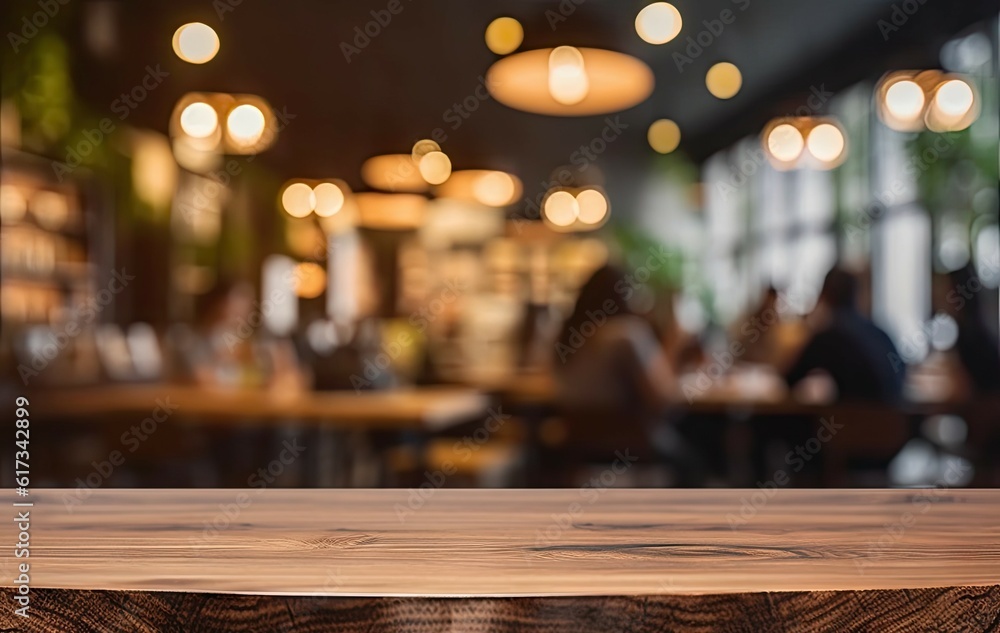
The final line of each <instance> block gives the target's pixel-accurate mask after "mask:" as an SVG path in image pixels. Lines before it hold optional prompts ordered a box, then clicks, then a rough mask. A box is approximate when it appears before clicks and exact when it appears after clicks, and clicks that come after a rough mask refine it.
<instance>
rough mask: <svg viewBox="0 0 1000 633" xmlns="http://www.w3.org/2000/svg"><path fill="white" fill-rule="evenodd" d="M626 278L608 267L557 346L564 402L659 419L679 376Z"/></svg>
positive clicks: (584, 293) (587, 288) (583, 293)
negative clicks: (638, 310)
mask: <svg viewBox="0 0 1000 633" xmlns="http://www.w3.org/2000/svg"><path fill="white" fill-rule="evenodd" d="M626 287H627V286H626V277H625V274H624V273H623V272H622V271H620V270H618V269H617V268H615V267H613V266H610V265H606V266H602V267H601V268H599V269H598V270H597V271H595V272H594V274H593V275H592V276H591V277H590V279H588V280H587V282H586V283H584V285H583V287H582V288H581V289H580V294H579V297H578V298H577V301H576V305H575V307H574V308H573V312H572V314H570V316H569V318H568V319H566V322H565V323H564V324H563V326H562V330H561V332H560V334H559V338H558V339H557V341H556V345H555V359H554V374H555V376H556V380H557V385H558V391H559V397H560V400H561V401H562V402H563V403H565V404H567V405H570V406H572V407H573V408H577V409H582V408H586V407H590V406H594V407H599V408H601V409H603V410H605V411H607V410H613V411H616V412H620V413H621V414H622V415H631V416H636V417H645V416H655V415H656V414H658V413H660V412H661V411H662V410H663V408H664V406H665V405H666V404H667V402H668V400H669V398H670V395H671V393H672V391H673V388H674V381H675V377H674V372H673V369H672V367H671V366H670V363H669V360H668V356H667V354H666V353H665V351H664V349H663V345H662V344H661V343H660V341H659V340H658V339H657V337H656V334H655V332H654V330H653V327H652V325H651V324H650V323H649V322H648V321H647V320H645V319H643V318H642V317H640V316H638V315H636V314H635V313H634V312H633V311H632V309H631V308H630V307H629V305H628V302H627V301H626V300H625V299H624V294H623V289H625V288H626Z"/></svg>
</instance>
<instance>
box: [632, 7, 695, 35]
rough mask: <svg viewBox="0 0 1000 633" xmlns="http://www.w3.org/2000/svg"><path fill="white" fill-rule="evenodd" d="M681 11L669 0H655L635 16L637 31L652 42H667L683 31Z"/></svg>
mask: <svg viewBox="0 0 1000 633" xmlns="http://www.w3.org/2000/svg"><path fill="white" fill-rule="evenodd" d="M682 23H683V20H681V12H680V11H678V10H677V7H675V6H674V5H672V4H669V3H667V2H654V3H653V4H651V5H649V6H647V7H645V8H643V9H642V10H641V11H639V14H638V15H637V16H635V32H636V33H638V34H639V37H641V38H642V39H643V40H644V41H646V42H649V43H650V44H666V43H667V42H669V41H670V40H672V39H674V38H675V37H677V34H678V33H680V32H681V26H682Z"/></svg>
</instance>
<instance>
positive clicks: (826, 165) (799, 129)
mask: <svg viewBox="0 0 1000 633" xmlns="http://www.w3.org/2000/svg"><path fill="white" fill-rule="evenodd" d="M761 145H762V146H763V149H764V152H765V154H766V155H767V157H768V160H769V161H770V163H771V164H772V165H773V166H774V167H775V169H780V170H788V169H798V168H803V167H808V168H812V169H833V168H834V167H837V166H838V165H840V164H841V163H843V162H844V160H845V159H846V158H847V137H846V135H845V134H844V130H843V128H842V127H841V126H840V123H838V122H837V121H836V120H835V119H833V118H831V117H781V118H777V119H774V120H772V121H771V122H770V123H768V124H767V125H766V126H765V127H764V131H763V132H762V133H761Z"/></svg>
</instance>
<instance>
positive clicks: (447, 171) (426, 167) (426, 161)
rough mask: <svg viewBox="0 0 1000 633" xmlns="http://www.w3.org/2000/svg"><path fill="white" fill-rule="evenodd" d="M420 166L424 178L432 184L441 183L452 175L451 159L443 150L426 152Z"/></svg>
mask: <svg viewBox="0 0 1000 633" xmlns="http://www.w3.org/2000/svg"><path fill="white" fill-rule="evenodd" d="M418 167H419V169H420V175H421V176H422V177H423V179H424V180H426V181H427V182H429V183H430V184H432V185H440V184H441V183H443V182H444V181H446V180H448V177H449V176H451V159H450V158H448V155H447V154H445V153H444V152H441V151H433V152H428V153H427V154H425V155H424V157H423V158H421V159H420V164H419V165H418Z"/></svg>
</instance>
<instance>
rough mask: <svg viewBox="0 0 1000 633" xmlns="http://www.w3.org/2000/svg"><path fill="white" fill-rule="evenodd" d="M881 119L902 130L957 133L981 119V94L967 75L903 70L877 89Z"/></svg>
mask: <svg viewBox="0 0 1000 633" xmlns="http://www.w3.org/2000/svg"><path fill="white" fill-rule="evenodd" d="M875 100H876V109H877V111H878V115H879V118H880V119H881V120H882V122H883V123H885V124H886V126H888V127H889V128H891V129H893V130H896V131H899V132H919V131H921V130H925V129H926V130H930V131H932V132H958V131H960V130H964V129H965V128H967V127H969V126H970V125H972V123H973V121H975V120H976V119H977V118H979V112H980V104H979V95H978V94H977V92H976V89H975V87H974V85H973V83H972V82H971V80H969V79H968V78H966V77H963V76H960V75H956V74H951V73H944V72H942V71H940V70H924V71H916V70H901V71H896V72H891V73H888V74H886V75H885V76H883V77H882V79H881V80H880V81H879V83H878V87H877V89H876V91H875Z"/></svg>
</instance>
